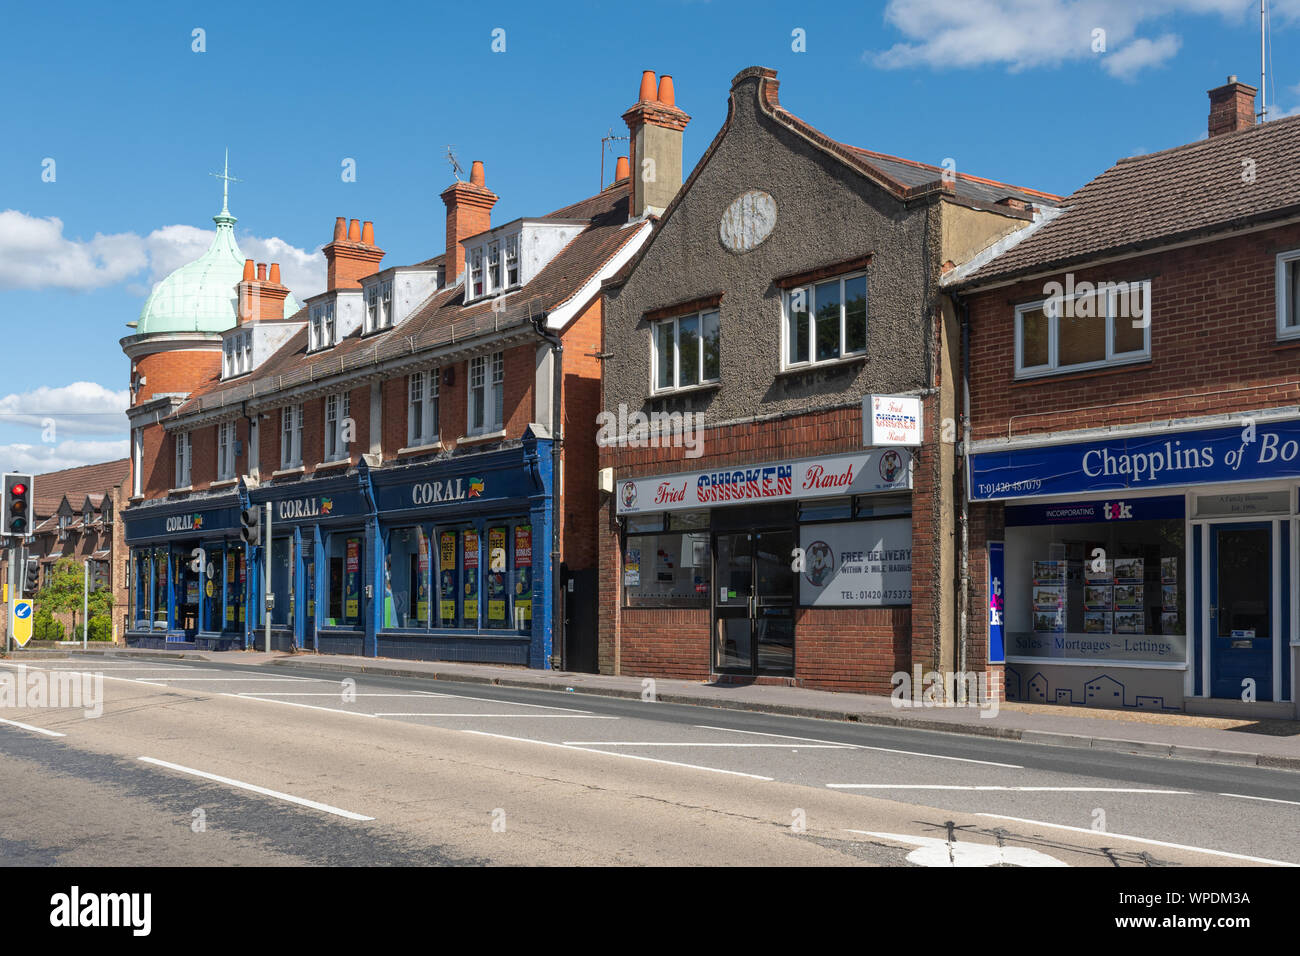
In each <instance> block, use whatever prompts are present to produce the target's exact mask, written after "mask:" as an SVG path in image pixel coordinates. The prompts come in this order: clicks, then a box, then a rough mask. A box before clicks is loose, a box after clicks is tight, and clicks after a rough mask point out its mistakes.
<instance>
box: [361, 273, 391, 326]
mask: <svg viewBox="0 0 1300 956" xmlns="http://www.w3.org/2000/svg"><path fill="white" fill-rule="evenodd" d="M392 327H393V280H392V279H386V280H385V281H383V282H376V283H375V284H374V285H372V286H369V287H368V288H367V289H366V331H367V332H378V331H381V330H383V329H391V328H392Z"/></svg>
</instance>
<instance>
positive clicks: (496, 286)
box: [483, 241, 504, 295]
mask: <svg viewBox="0 0 1300 956" xmlns="http://www.w3.org/2000/svg"><path fill="white" fill-rule="evenodd" d="M483 259H484V263H485V265H486V268H485V270H484V273H483V294H484V295H491V294H492V293H493V292H500V291H501V289H502V288H504V284H503V283H502V277H501V243H500V242H498V241H494V242H489V243H488V244H487V249H486V251H485V253H484V255H483Z"/></svg>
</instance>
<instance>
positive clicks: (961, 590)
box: [948, 292, 988, 674]
mask: <svg viewBox="0 0 1300 956" xmlns="http://www.w3.org/2000/svg"><path fill="white" fill-rule="evenodd" d="M948 296H949V298H950V299H952V307H953V309H955V310H956V312H957V315H958V316H960V317H961V458H962V478H961V497H960V501H961V507H960V510H959V511H958V518H957V523H958V525H959V526H960V528H961V558H960V562H959V572H958V582H959V586H958V590H957V657H958V662H957V669H958V672H960V673H963V674H964V673H966V647H967V643H968V638H969V636H970V500H969V499H970V496H969V495H968V494H967V489H968V487H969V481H968V479H969V472H970V458H969V454H968V451H969V449H970V439H971V434H970V303H969V302H967V301H966V300H964V299H963V298H962V297H961V296H960V295H959V294H958V293H956V292H950V293H948ZM987 665H988V662H987V661H985V666H986V667H987Z"/></svg>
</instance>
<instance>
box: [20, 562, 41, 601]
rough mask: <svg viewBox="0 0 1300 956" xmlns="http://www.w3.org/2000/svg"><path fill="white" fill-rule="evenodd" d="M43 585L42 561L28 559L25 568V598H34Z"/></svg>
mask: <svg viewBox="0 0 1300 956" xmlns="http://www.w3.org/2000/svg"><path fill="white" fill-rule="evenodd" d="M40 583H41V559H40V558H31V557H29V558H28V559H27V563H26V564H25V565H24V566H23V596H24V597H32V596H33V595H34V594H35V593H36V589H37V588H38V587H39V586H40Z"/></svg>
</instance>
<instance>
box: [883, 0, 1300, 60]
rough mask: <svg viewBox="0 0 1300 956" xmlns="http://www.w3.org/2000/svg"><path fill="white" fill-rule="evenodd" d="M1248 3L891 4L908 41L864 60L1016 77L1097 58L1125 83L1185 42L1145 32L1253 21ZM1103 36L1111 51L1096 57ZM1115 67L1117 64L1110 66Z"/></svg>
mask: <svg viewBox="0 0 1300 956" xmlns="http://www.w3.org/2000/svg"><path fill="white" fill-rule="evenodd" d="M1280 6H1281V7H1282V8H1283V9H1282V10H1281V13H1280V14H1279V12H1278V10H1277V9H1275V10H1274V23H1275V24H1276V23H1278V22H1281V21H1283V20H1287V19H1292V18H1296V17H1300V0H1284V2H1283V3H1282V4H1280ZM1248 13H1249V4H1247V3H1243V2H1242V0H965V2H962V3H953V2H952V0H889V4H888V5H887V6H886V8H885V20H886V22H887V23H889V24H890V25H891V26H893V27H894V28H895V29H897V30H898V31H899V32H900V33H902V34H903V36H904V37H905V38H906V39H905V41H904V42H901V43H897V44H895V45H894V46H892V47H890V48H889V49H888V50H884V51H881V52H875V53H871V52H869V53H867V54H865V55H864V58H865V59H867V60H869V61H870V62H873V63H875V65H877V66H879V67H882V68H885V69H899V68H905V67H917V66H928V67H934V68H943V67H954V66H955V67H979V66H999V65H1000V66H1005V67H1006V68H1007V69H1008V70H1010V71H1011V72H1018V71H1020V70H1026V69H1031V68H1035V67H1045V66H1060V65H1061V64H1063V63H1066V62H1069V61H1078V60H1088V59H1097V60H1099V61H1100V62H1101V65H1102V66H1103V67H1104V68H1105V69H1106V70H1107V72H1109V73H1110V74H1111V75H1112V76H1118V77H1122V78H1124V79H1130V78H1132V76H1133V74H1134V73H1136V72H1138V71H1139V70H1141V69H1144V68H1146V67H1150V66H1155V65H1157V64H1159V63H1163V62H1165V61H1166V60H1168V59H1169V58H1170V57H1171V56H1173V55H1174V54H1175V53H1176V52H1177V51H1178V48H1179V46H1180V45H1181V39H1180V38H1179V37H1178V36H1177V35H1176V34H1172V33H1164V34H1162V35H1160V36H1159V37H1157V38H1156V39H1154V40H1153V39H1151V38H1149V37H1143V36H1139V35H1138V32H1139V30H1141V29H1143V28H1144V27H1146V26H1148V25H1149V24H1151V23H1152V22H1153V21H1157V20H1160V19H1163V18H1167V17H1169V16H1171V15H1173V14H1184V15H1202V16H1204V15H1215V16H1218V17H1220V18H1222V19H1223V20H1225V21H1229V22H1231V23H1242V24H1244V23H1245V22H1246V21H1247V15H1248ZM1097 30H1103V31H1105V33H1104V39H1105V52H1094V50H1093V46H1094V42H1095V39H1096V37H1097V36H1098V35H1097V34H1096V33H1095V31H1097ZM1111 60H1115V61H1116V62H1115V63H1114V64H1111V63H1110V62H1109V61H1111Z"/></svg>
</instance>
